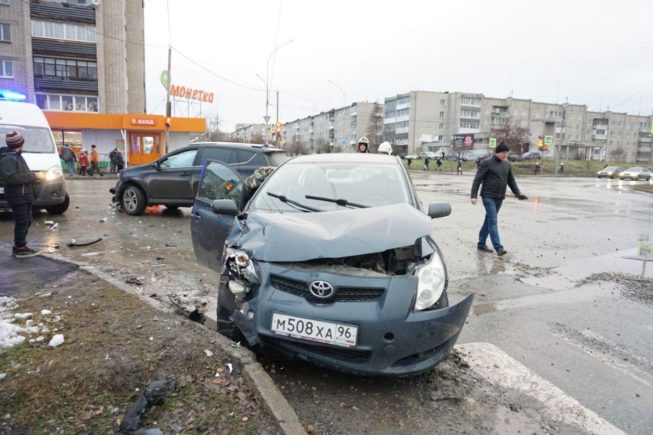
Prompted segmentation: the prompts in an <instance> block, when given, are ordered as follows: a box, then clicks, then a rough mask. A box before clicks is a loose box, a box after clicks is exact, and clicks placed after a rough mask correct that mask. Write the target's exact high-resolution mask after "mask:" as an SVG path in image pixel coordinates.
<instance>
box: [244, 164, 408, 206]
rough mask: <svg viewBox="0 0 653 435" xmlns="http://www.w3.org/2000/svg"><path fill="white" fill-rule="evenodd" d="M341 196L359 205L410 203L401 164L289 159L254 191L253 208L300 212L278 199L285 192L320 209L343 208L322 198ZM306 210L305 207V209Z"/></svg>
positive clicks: (285, 195) (304, 203)
mask: <svg viewBox="0 0 653 435" xmlns="http://www.w3.org/2000/svg"><path fill="white" fill-rule="evenodd" d="M307 195H308V196H313V197H320V198H328V199H331V200H338V199H344V200H346V201H347V202H350V203H356V204H358V205H363V206H369V207H378V206H382V205H390V204H398V203H410V194H409V190H408V186H407V184H406V180H405V178H404V175H403V172H402V170H401V167H400V166H399V165H397V164H387V163H386V164H383V163H360V162H359V163H349V162H347V163H343V162H338V163H317V164H316V163H288V164H286V165H284V166H281V167H280V168H278V169H277V170H276V171H275V172H273V173H272V175H271V176H270V178H269V179H268V180H267V181H266V183H265V184H264V185H263V186H262V187H261V188H260V189H259V190H258V191H257V192H256V195H255V197H254V198H253V199H252V202H251V205H250V207H251V208H252V209H260V210H268V211H280V212H300V211H301V210H299V209H298V207H296V206H293V204H289V203H288V202H285V201H282V200H280V199H279V198H278V197H279V196H284V197H285V198H286V199H288V200H290V201H296V202H298V203H301V205H303V206H307V207H310V208H313V209H317V210H319V211H334V210H346V209H348V208H350V207H348V206H343V205H338V204H336V203H333V202H328V201H325V200H324V199H308V198H306V196H307ZM304 211H305V210H304Z"/></svg>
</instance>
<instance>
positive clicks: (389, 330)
mask: <svg viewBox="0 0 653 435" xmlns="http://www.w3.org/2000/svg"><path fill="white" fill-rule="evenodd" d="M259 266H260V272H261V276H262V277H264V279H263V283H262V285H261V286H260V288H259V291H258V295H257V297H255V298H253V299H252V300H251V301H249V304H248V306H249V307H248V308H249V310H250V311H249V312H248V313H244V312H242V311H240V310H238V311H235V312H234V315H233V320H234V322H235V323H236V325H237V326H238V328H239V329H240V330H241V332H243V334H244V335H245V337H246V338H247V340H248V341H249V342H250V344H253V343H258V344H261V345H262V346H263V348H264V349H272V350H275V351H278V352H281V353H283V354H286V355H288V356H290V357H296V358H300V359H304V360H307V361H311V362H313V363H315V364H318V365H324V366H328V367H331V368H334V369H337V370H341V371H346V372H349V373H354V374H365V375H389V376H401V375H410V374H417V373H420V372H423V371H426V370H428V369H430V368H431V367H433V366H435V365H436V364H437V363H438V362H440V361H441V360H443V359H444V358H445V357H446V356H447V354H448V353H449V352H450V351H451V349H452V347H453V345H454V344H455V342H456V339H457V338H458V335H459V334H460V331H461V330H462V327H463V325H464V323H465V319H466V318H467V314H468V313H469V309H470V307H471V304H472V301H473V295H469V296H467V297H466V298H464V299H463V300H462V301H460V302H459V303H457V304H456V305H453V306H449V307H446V308H442V309H435V310H431V311H420V312H415V311H414V310H413V306H414V301H415V293H416V288H417V278H415V277H413V276H394V277H382V278H379V277H360V276H345V275H341V274H332V273H316V272H305V271H297V270H293V269H289V268H284V267H280V266H277V265H272V264H268V263H259ZM284 280H285V282H287V283H290V285H289V286H285V285H284V284H283V282H284ZM315 280H324V281H327V282H329V283H331V284H333V285H334V286H335V287H336V289H340V288H346V289H348V291H350V293H351V289H361V288H362V289H382V292H380V294H379V295H378V296H377V297H375V298H370V297H369V293H370V292H363V293H365V298H362V299H361V300H356V298H351V297H350V296H349V295H348V297H347V300H344V301H335V302H332V303H316V302H312V301H310V300H309V299H310V297H309V299H307V297H306V295H302V294H301V292H300V291H297V290H298V289H299V288H300V286H299V285H296V286H295V288H294V289H293V288H292V287H293V284H292V283H310V282H312V281H315ZM306 289H308V286H306ZM337 291H338V290H337ZM306 293H308V290H306ZM274 313H280V314H286V315H290V316H296V317H300V318H305V319H311V320H320V321H325V322H336V323H342V324H347V325H355V326H357V327H358V337H357V342H356V345H355V346H352V347H341V346H335V345H327V344H320V343H316V342H313V341H306V340H302V339H296V338H292V337H287V336H282V335H277V334H275V333H274V332H273V331H272V329H271V325H272V316H273V314H274Z"/></svg>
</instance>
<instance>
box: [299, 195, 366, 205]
mask: <svg viewBox="0 0 653 435" xmlns="http://www.w3.org/2000/svg"><path fill="white" fill-rule="evenodd" d="M304 198H306V199H312V200H315V201H326V202H333V203H335V204H338V205H339V206H342V207H347V206H351V207H356V208H369V207H370V206H369V205H364V204H358V203H356V202H349V201H347V200H346V199H343V198H338V199H332V198H324V197H322V196H313V195H306V196H305V197H304Z"/></svg>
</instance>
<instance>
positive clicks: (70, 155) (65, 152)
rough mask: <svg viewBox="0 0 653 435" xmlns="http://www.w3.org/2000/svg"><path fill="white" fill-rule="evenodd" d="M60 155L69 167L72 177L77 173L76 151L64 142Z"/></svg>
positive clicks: (69, 173)
mask: <svg viewBox="0 0 653 435" xmlns="http://www.w3.org/2000/svg"><path fill="white" fill-rule="evenodd" d="M59 157H60V158H61V160H63V161H64V162H66V166H67V167H68V175H70V176H71V177H72V176H73V175H75V162H76V161H77V157H75V153H74V152H73V150H71V149H70V147H69V146H68V144H63V146H62V147H61V153H59Z"/></svg>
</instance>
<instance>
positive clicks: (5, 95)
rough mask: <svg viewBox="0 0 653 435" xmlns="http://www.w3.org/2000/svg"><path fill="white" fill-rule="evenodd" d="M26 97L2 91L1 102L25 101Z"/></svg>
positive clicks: (0, 94)
mask: <svg viewBox="0 0 653 435" xmlns="http://www.w3.org/2000/svg"><path fill="white" fill-rule="evenodd" d="M25 98H26V97H25V95H23V94H21V93H19V92H14V91H12V90H9V89H0V100H8V101H25Z"/></svg>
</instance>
